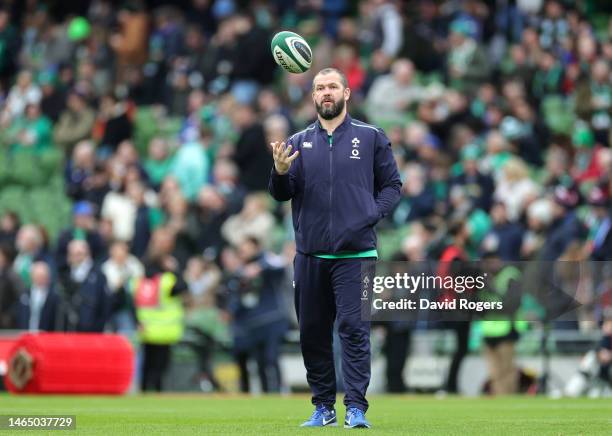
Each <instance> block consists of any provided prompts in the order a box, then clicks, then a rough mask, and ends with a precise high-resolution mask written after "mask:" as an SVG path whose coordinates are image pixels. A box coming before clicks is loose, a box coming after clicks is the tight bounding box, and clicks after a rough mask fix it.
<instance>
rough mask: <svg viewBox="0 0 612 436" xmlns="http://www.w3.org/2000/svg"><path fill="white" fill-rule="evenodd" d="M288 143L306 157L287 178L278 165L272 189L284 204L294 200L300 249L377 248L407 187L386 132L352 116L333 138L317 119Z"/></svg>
mask: <svg viewBox="0 0 612 436" xmlns="http://www.w3.org/2000/svg"><path fill="white" fill-rule="evenodd" d="M288 145H291V146H292V150H291V153H293V152H294V151H295V150H299V151H300V154H299V156H298V158H297V159H296V160H294V161H293V162H292V164H291V167H290V169H289V172H288V173H287V174H284V175H279V174H278V173H277V172H276V170H275V168H274V166H272V174H271V176H270V183H269V190H270V193H271V194H272V197H274V198H275V199H276V200H278V201H286V200H289V199H291V208H292V214H293V228H294V229H295V242H296V249H297V251H298V252H300V253H304V254H315V253H326V254H337V253H341V252H347V251H349V252H354V251H365V250H370V249H374V248H376V233H375V232H374V225H375V224H376V223H377V222H378V221H379V220H380V219H381V218H383V217H384V216H386V215H388V214H389V213H390V212H391V211H392V210H393V209H394V208H395V206H396V205H397V203H398V201H399V199H400V188H401V186H402V183H401V181H400V177H399V173H398V170H397V164H396V163H395V159H394V158H393V153H392V150H391V143H390V142H389V139H388V138H387V136H386V135H385V134H384V132H383V131H382V130H381V129H379V128H377V127H374V126H372V125H369V124H366V123H364V122H362V121H358V120H354V119H352V118H351V117H350V116H349V115H348V114H347V115H346V118H345V119H344V121H343V122H342V124H340V125H339V126H338V127H337V128H336V130H334V132H333V135H332V137H331V140H330V138H329V137H328V135H327V131H326V130H325V129H324V128H323V127H322V126H321V124H320V122H319V121H316V122H315V123H313V124H311V125H310V126H308V127H307V128H306V129H304V130H302V131H300V132H298V133H296V134H294V135H293V136H291V137H290V138H289V139H288V140H287V144H286V146H288Z"/></svg>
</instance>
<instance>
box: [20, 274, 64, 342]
mask: <svg viewBox="0 0 612 436" xmlns="http://www.w3.org/2000/svg"><path fill="white" fill-rule="evenodd" d="M30 274H31V276H32V285H31V286H30V288H29V289H27V290H25V291H24V292H22V293H21V295H20V296H19V302H18V304H17V306H16V317H17V328H19V329H22V330H31V331H39V330H40V331H49V332H52V331H56V330H57V328H58V316H59V314H58V310H59V305H60V302H59V296H58V295H57V293H56V291H55V289H54V286H53V281H52V277H51V272H50V271H49V265H48V264H46V263H45V262H34V263H33V264H32V267H31V271H30Z"/></svg>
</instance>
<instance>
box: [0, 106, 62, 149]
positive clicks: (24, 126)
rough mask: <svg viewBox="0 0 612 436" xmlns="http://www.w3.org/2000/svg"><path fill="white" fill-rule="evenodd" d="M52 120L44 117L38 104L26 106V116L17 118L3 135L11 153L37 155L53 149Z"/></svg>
mask: <svg viewBox="0 0 612 436" xmlns="http://www.w3.org/2000/svg"><path fill="white" fill-rule="evenodd" d="M51 129H52V125H51V120H49V118H47V117H46V116H44V115H43V114H42V113H41V111H40V106H39V105H38V104H33V103H30V104H28V105H27V106H26V109H25V114H24V115H23V116H21V117H19V118H17V119H16V120H15V121H14V122H13V123H11V125H10V126H9V127H8V129H7V130H6V132H5V134H4V135H3V136H4V138H3V142H4V143H5V145H8V146H9V149H10V152H11V153H16V152H22V151H28V152H32V153H36V154H40V153H41V152H43V151H45V150H47V149H49V148H50V147H51Z"/></svg>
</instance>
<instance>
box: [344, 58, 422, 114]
mask: <svg viewBox="0 0 612 436" xmlns="http://www.w3.org/2000/svg"><path fill="white" fill-rule="evenodd" d="M351 89H352V88H351ZM423 95H424V90H423V89H422V87H421V86H419V85H418V84H417V83H415V77H414V65H413V64H412V62H411V61H410V60H408V59H398V60H396V61H395V62H393V64H392V65H391V74H386V75H383V76H379V77H378V78H376V79H375V80H374V83H372V86H371V87H370V90H369V91H368V96H367V107H368V116H369V117H370V118H371V119H373V120H381V121H380V122H385V123H399V122H403V121H406V114H407V112H408V109H410V107H411V105H412V104H415V103H417V102H418V101H420V100H421V98H423Z"/></svg>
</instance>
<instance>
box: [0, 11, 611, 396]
mask: <svg viewBox="0 0 612 436" xmlns="http://www.w3.org/2000/svg"><path fill="white" fill-rule="evenodd" d="M280 29H291V30H294V31H296V32H298V33H300V34H301V35H303V36H304V37H305V38H306V39H307V40H308V42H309V43H310V44H311V46H312V48H313V52H314V56H313V59H314V60H313V63H314V64H313V67H312V69H311V70H310V71H309V72H307V73H304V74H300V75H291V74H287V73H285V72H283V71H282V70H281V69H280V68H279V67H277V66H276V65H275V63H274V61H273V58H272V56H271V55H270V46H269V43H270V39H271V36H272V35H273V34H274V33H275V32H276V31H278V30H280ZM327 66H334V67H337V68H339V69H341V70H342V71H344V72H345V73H346V75H347V78H348V83H349V87H350V88H351V90H352V98H351V102H350V105H349V110H350V112H351V114H352V115H353V116H354V117H356V118H359V119H361V120H364V121H367V122H370V123H373V124H376V125H378V126H380V127H382V128H384V129H385V131H386V133H387V135H388V136H389V138H390V139H391V142H392V146H393V150H394V153H395V156H396V160H397V163H398V166H399V168H400V173H401V176H402V180H403V188H402V189H403V191H402V200H401V202H400V204H399V206H398V207H397V209H396V210H395V212H394V213H393V214H392V215H391V216H389V217H388V218H386V219H385V220H384V221H383V222H381V223H380V224H379V233H380V234H381V235H382V234H386V235H391V236H390V237H386V238H381V244H382V245H383V246H381V253H382V259H385V260H388V259H393V260H423V259H441V258H444V256H446V259H447V260H448V259H452V258H453V256H455V257H456V258H461V259H465V260H468V259H479V258H481V257H482V256H484V255H488V256H489V255H491V254H493V253H494V254H496V255H498V256H499V257H500V258H501V259H502V260H508V261H510V260H546V261H551V260H559V259H561V260H573V261H582V260H596V261H609V260H611V259H612V220H611V204H612V203H611V199H610V196H611V194H612V177H611V175H612V152H611V150H610V141H611V139H612V137H611V130H610V122H611V118H610V117H611V116H612V84H611V83H612V81H611V71H610V67H611V66H612V20H611V19H610V5H609V4H608V3H607V2H606V1H603V0H602V1H599V2H598V1H596V0H591V1H576V2H574V1H563V0H516V1H514V0H495V1H481V0H440V1H434V0H417V1H410V2H401V1H392V0H359V1H349V0H292V1H280V0H271V1H255V2H248V1H240V0H182V1H173V2H165V1H159V0H158V1H139V0H126V1H111V0H91V1H80V2H69V1H66V2H65V1H53V0H49V1H43V0H23V1H22V0H14V1H11V0H4V1H0V125H1V127H0V147H1V153H2V154H3V160H2V162H0V163H1V164H2V165H6V166H7V168H8V167H10V166H11V165H12V164H11V162H13V161H15V162H16V161H17V160H19V159H21V160H22V159H24V156H26V157H27V159H31V160H32V162H39V159H42V158H44V156H46V155H48V154H50V153H59V154H60V157H61V159H60V160H59V161H60V162H61V168H60V167H58V168H57V169H56V170H55V172H54V174H53V175H52V176H58V177H61V179H62V181H63V183H62V186H63V191H64V194H65V196H66V197H67V198H68V199H69V201H70V207H71V213H72V222H67V223H65V226H64V228H63V229H61V231H59V232H56V233H54V234H50V233H49V230H48V229H47V228H46V227H45V225H44V223H45V216H40V217H38V218H37V219H35V220H32V222H24V220H23V219H22V217H21V216H20V215H19V214H18V213H16V212H15V211H13V210H10V209H7V208H6V207H5V206H4V205H0V206H1V207H0V210H1V211H2V212H1V214H2V217H1V221H0V328H13V329H15V328H18V329H41V330H68V331H105V330H106V331H119V332H124V333H126V334H128V335H131V334H134V333H135V332H136V331H138V330H139V329H142V328H143V323H146V322H147V321H144V322H143V321H142V320H140V319H139V316H145V317H146V315H142V313H141V312H140V308H139V307H138V304H135V303H134V301H136V302H138V301H140V300H139V298H138V295H139V293H140V292H141V291H142V292H145V293H146V286H145V287H144V291H143V290H142V289H140V288H139V285H138V284H137V283H139V282H138V280H139V279H141V278H144V277H146V278H154V277H155V276H156V275H159V274H162V275H163V274H171V275H172V276H173V277H174V279H173V280H175V281H176V283H175V284H174V285H173V286H169V287H168V295H167V297H168V298H169V299H171V298H177V299H180V301H181V302H182V303H181V304H182V306H183V307H184V308H185V311H184V313H183V312H181V314H180V315H177V316H178V318H176V319H175V322H180V323H181V324H182V325H183V328H184V334H185V337H189V334H190V333H191V334H192V335H195V336H193V338H192V339H190V340H192V341H193V343H194V344H196V349H199V350H200V351H201V358H202V359H201V360H202V373H203V380H204V381H205V382H206V383H210V384H211V385H212V386H214V385H215V384H216V381H215V380H214V377H213V376H212V372H211V371H210V362H209V360H210V355H209V354H210V353H208V352H207V351H206V350H207V348H206V347H199V348H198V346H197V344H201V343H202V341H203V340H206V341H210V342H214V343H216V344H221V345H220V346H222V347H228V349H230V350H232V351H233V353H234V355H235V356H236V359H237V362H238V363H239V366H240V368H241V369H242V371H241V374H242V378H241V384H242V386H243V389H248V384H249V380H248V371H247V369H246V367H247V360H248V359H249V358H250V357H253V358H254V359H255V360H256V361H257V362H258V364H259V366H260V374H262V376H261V377H260V378H262V380H264V382H263V383H264V388H265V390H276V389H278V383H279V379H280V377H279V371H278V353H279V346H280V343H281V341H282V338H283V335H284V332H285V331H286V329H287V328H289V327H290V326H291V325H294V324H295V318H294V315H293V310H292V303H291V302H292V298H293V296H292V286H291V271H290V270H291V264H292V259H293V254H294V250H295V249H294V244H293V240H292V238H293V235H292V230H291V221H290V219H291V217H290V213H289V210H290V209H289V207H288V206H289V205H288V204H276V203H275V202H274V201H273V200H272V199H271V197H270V196H269V195H268V194H267V192H265V191H266V190H267V185H268V177H269V174H270V169H271V166H272V157H271V153H270V150H269V145H268V144H269V143H270V142H273V141H284V140H286V138H287V137H288V136H289V135H290V134H291V133H292V132H295V131H297V130H299V129H301V128H303V127H305V126H306V125H307V124H308V123H310V122H312V121H313V120H314V119H315V118H316V112H315V108H314V105H313V103H312V101H311V96H310V90H311V80H312V77H313V75H314V73H316V72H317V71H318V70H319V69H321V68H323V67H327ZM172 122H174V123H175V125H176V126H177V128H176V129H174V130H172V131H171V132H168V131H166V130H164V129H162V128H161V126H166V125H168V124H169V123H172ZM142 132H148V133H147V134H140V133H142ZM151 132H152V133H151ZM36 165H38V163H36ZM10 183H15V182H14V181H12V182H11V180H8V181H7V180H4V179H3V178H2V177H0V193H1V192H2V189H5V188H6V187H7V186H8V185H9V184H10ZM42 184H43V185H44V184H45V180H43V181H42ZM51 207H53V206H52V205H51ZM42 215H44V214H42ZM449 248H450V249H451V250H450V252H449ZM449 256H450V257H449ZM606 274H607V276H606V277H607V280H601V281H596V282H592V283H591V288H590V289H588V290H586V291H585V294H586V295H588V297H585V298H587V300H585V301H587V302H588V301H600V299H599V297H601V295H603V294H605V293H608V294H610V293H611V292H612V280H611V279H610V278H611V277H612V271H610V270H609V269H608V270H607V271H606ZM140 282H144V283H148V282H146V281H143V280H141V281H140ZM135 283H136V284H135ZM173 283H174V282H173ZM140 287H142V286H140ZM143 298H144V297H143ZM589 299H590V300H589ZM145 300H146V298H145ZM143 301H144V300H143ZM168 301H170V300H168ZM141 302H142V301H141ZM143 304H145V306H146V303H143ZM585 304H586V303H585ZM597 309H598V310H599V311H594V312H593V313H599V314H600V315H601V313H603V308H601V307H598V308H597ZM145 313H146V312H145ZM588 318H589V320H590V321H599V320H600V319H596V318H597V317H596V316H595V315H589V316H588ZM177 319H178V321H177ZM585 325H586V324H585ZM595 325H596V324H595ZM579 326H581V325H579V324H575V325H574V327H575V328H578V327H579ZM176 340H178V339H176ZM153 342H155V340H154V341H153ZM164 345H167V344H164ZM162 354H163V353H162ZM164 359H165V357H164V356H163V355H159V354H156V355H155V358H154V360H157V362H156V363H155V362H154V363H153V366H154V367H153V368H152V369H151V368H149V370H150V372H151V374H153V375H151V379H150V382H151V383H152V386H153V387H157V385H156V383H157V382H158V379H159V377H158V376H156V375H155V372H156V371H158V372H159V368H164V365H165V364H164ZM270 368H272V370H270ZM156 377H157V378H156ZM156 380H157V381H156Z"/></svg>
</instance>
